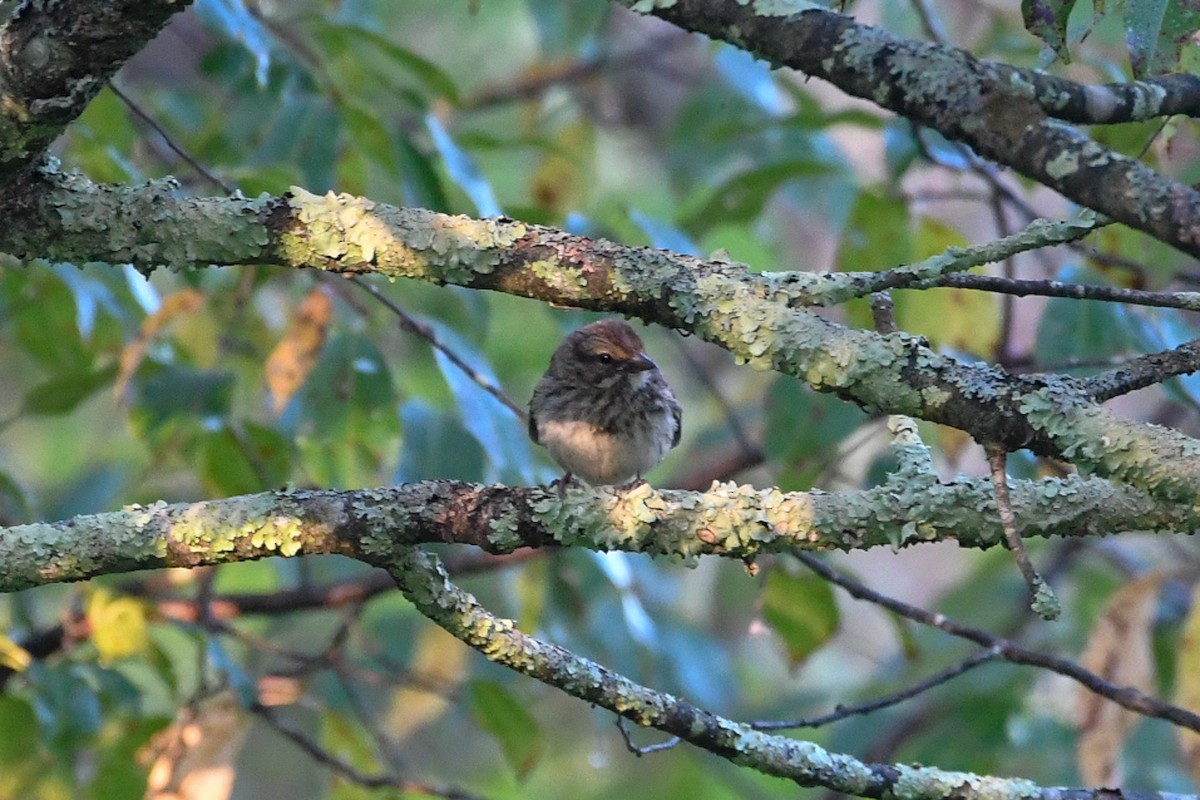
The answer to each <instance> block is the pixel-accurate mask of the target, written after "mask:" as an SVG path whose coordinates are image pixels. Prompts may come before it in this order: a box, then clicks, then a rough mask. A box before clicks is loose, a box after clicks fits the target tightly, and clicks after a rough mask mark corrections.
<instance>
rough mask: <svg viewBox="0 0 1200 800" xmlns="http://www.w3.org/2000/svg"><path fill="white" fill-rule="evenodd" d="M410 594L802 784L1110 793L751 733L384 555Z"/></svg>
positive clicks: (416, 560) (1001, 796)
mask: <svg viewBox="0 0 1200 800" xmlns="http://www.w3.org/2000/svg"><path fill="white" fill-rule="evenodd" d="M381 563H382V565H383V566H385V567H386V568H387V569H388V571H389V572H390V573H391V574H392V576H393V577H394V578H395V579H396V583H397V584H398V585H399V586H400V588H401V590H402V591H403V592H404V594H405V596H407V597H408V599H409V600H411V601H412V602H413V604H414V605H415V606H416V607H417V608H418V609H419V610H420V611H421V612H422V613H423V614H425V615H426V616H427V617H429V618H430V619H432V620H433V621H434V622H436V623H437V624H439V625H441V626H442V627H443V628H445V629H446V630H447V631H449V632H450V633H451V634H453V635H454V636H456V637H457V638H459V639H460V640H462V641H463V642H465V643H466V644H468V645H470V646H471V647H473V648H475V649H476V650H478V651H479V652H481V653H483V654H484V655H485V656H487V657H488V658H489V659H491V660H492V661H495V662H497V663H499V664H503V665H504V666H506V667H509V668H510V669H514V670H516V671H518V672H521V673H523V674H525V675H528V676H529V677H532V678H536V679H537V680H540V681H542V682H544V683H547V684H549V685H551V686H555V687H557V688H559V689H562V690H563V691H564V692H566V693H568V694H570V695H572V696H574V697H578V698H579V699H581V700H584V701H586V702H588V703H592V704H595V705H598V706H600V707H602V708H606V709H609V710H610V711H612V712H613V713H615V714H619V715H620V716H622V717H624V718H625V719H628V720H631V721H633V722H636V723H637V724H639V725H643V726H647V727H653V728H657V729H658V730H661V731H665V732H667V733H670V734H672V735H674V736H678V737H679V738H681V739H683V740H684V741H687V742H690V743H691V744H694V745H696V746H697V747H701V748H703V749H705V750H708V751H709V752H711V753H714V754H715V755H718V756H720V757H721V758H726V759H729V760H730V761H732V762H734V763H736V764H740V765H742V766H748V767H752V768H753V769H757V770H759V771H761V772H764V773H766V774H768V775H775V776H778V777H781V778H786V779H789V780H792V781H794V782H796V783H797V784H799V785H801V786H822V787H825V788H828V789H833V790H835V791H839V792H844V793H846V794H850V795H857V796H860V797H878V798H889V799H892V798H894V799H895V800H918V798H919V800H938V798H954V799H955V800H1016V799H1017V798H1028V800H1034V798H1037V799H1039V800H1085V798H1086V799H1087V800H1101V798H1104V797H1107V796H1109V794H1110V790H1106V789H1098V790H1086V789H1055V788H1045V787H1041V786H1038V785H1037V784H1035V783H1033V782H1032V781H1027V780H1023V779H1020V778H997V777H992V776H985V775H975V774H971V773H966V772H952V771H948V770H941V769H936V768H933V767H922V766H913V765H909V764H868V763H864V762H862V761H859V760H858V759H856V758H854V757H852V756H849V755H843V754H840V753H832V752H830V751H828V750H826V749H824V748H822V747H820V746H819V745H817V744H814V743H812V742H807V741H803V740H799V739H792V738H788V737H784V736H778V735H773V734H769V733H765V732H763V731H759V730H755V729H754V728H752V727H751V726H749V725H746V724H744V723H739V722H734V721H733V720H729V719H726V718H724V717H721V716H718V715H717V714H714V713H712V712H710V711H707V710H705V709H703V708H700V707H698V706H695V705H693V704H692V703H689V702H687V701H686V700H683V699H681V698H678V697H674V696H672V695H669V694H666V693H664V692H659V691H656V690H654V689H650V688H647V687H645V686H640V685H638V684H636V683H634V682H633V681H631V680H629V679H628V678H626V677H624V676H623V675H619V674H617V673H615V672H612V671H611V670H608V669H606V668H605V667H603V666H601V665H600V664H597V663H595V662H593V661H589V660H588V659H586V658H582V657H580V656H577V655H575V654H574V653H572V652H570V651H569V650H565V649H564V648H561V647H558V646H557V645H554V644H550V643H548V642H543V641H541V640H539V639H536V638H534V637H532V636H529V635H527V634H525V633H522V632H521V631H519V630H517V628H516V626H515V625H514V624H513V622H512V621H511V620H507V619H501V618H499V617H496V616H495V615H493V614H492V613H490V612H489V611H488V610H487V609H485V608H484V607H483V606H481V605H480V604H479V602H478V601H477V600H476V599H475V598H474V597H473V596H471V595H470V594H468V593H467V592H464V591H463V590H461V589H459V588H458V587H457V586H455V585H454V584H453V583H451V582H450V579H449V576H447V575H446V573H445V571H444V570H443V569H442V568H441V566H440V565H439V564H438V562H437V559H436V557H434V556H430V555H428V554H426V553H422V552H421V551H419V550H417V549H415V548H397V550H396V552H395V553H394V554H393V555H392V556H391V557H390V558H387V559H384V560H382V562H381ZM1122 796H1123V797H1125V798H1129V800H1151V799H1152V798H1153V799H1154V800H1159V799H1160V798H1164V799H1165V798H1166V797H1168V796H1167V795H1165V794H1162V793H1158V792H1149V793H1135V792H1123V793H1122Z"/></svg>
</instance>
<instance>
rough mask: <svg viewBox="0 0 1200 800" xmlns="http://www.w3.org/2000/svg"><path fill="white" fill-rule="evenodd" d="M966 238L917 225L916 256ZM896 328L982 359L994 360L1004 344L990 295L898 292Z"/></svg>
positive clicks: (933, 224)
mask: <svg viewBox="0 0 1200 800" xmlns="http://www.w3.org/2000/svg"><path fill="white" fill-rule="evenodd" d="M964 245H966V240H965V238H964V237H963V236H962V234H960V233H959V232H958V231H956V230H955V229H953V228H951V227H950V226H949V225H946V224H945V223H943V222H940V221H938V220H935V219H932V218H930V217H922V218H921V220H920V222H919V223H918V225H917V235H916V240H915V243H914V247H915V251H914V253H913V258H914V259H916V260H920V259H923V258H928V257H930V256H933V255H937V254H938V253H943V252H945V251H946V249H947V248H949V247H962V246H964ZM894 299H895V311H896V324H897V326H898V327H899V328H900V329H901V330H903V331H908V332H909V333H915V334H918V335H920V336H924V337H926V338H927V339H929V341H930V342H931V343H932V344H934V345H937V346H939V347H948V348H950V349H953V350H956V351H958V352H960V353H970V354H971V355H975V356H979V357H980V358H988V357H990V356H991V355H992V354H993V353H994V351H995V348H996V345H997V344H998V343H999V341H1000V333H1001V330H1000V325H1001V319H1000V302H999V300H998V299H997V297H996V296H995V295H992V294H989V293H988V292H975V291H970V290H967V289H936V290H932V291H930V290H925V291H914V292H897V293H896V294H895V298H894Z"/></svg>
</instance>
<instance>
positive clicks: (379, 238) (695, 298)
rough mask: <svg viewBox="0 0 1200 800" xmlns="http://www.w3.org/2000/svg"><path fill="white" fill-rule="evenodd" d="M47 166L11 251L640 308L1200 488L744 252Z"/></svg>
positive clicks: (838, 379) (1102, 430) (1135, 449)
mask: <svg viewBox="0 0 1200 800" xmlns="http://www.w3.org/2000/svg"><path fill="white" fill-rule="evenodd" d="M40 174H41V179H42V180H43V181H44V182H45V185H44V186H43V187H42V188H41V189H40V191H39V198H40V199H39V201H38V202H37V203H36V204H34V205H32V206H30V207H28V208H26V209H25V210H24V211H23V212H22V213H20V214H16V215H14V216H13V217H10V218H7V219H0V252H4V251H7V252H10V253H14V254H16V255H18V256H21V257H27V258H33V257H37V256H44V257H47V258H51V259H54V260H61V261H97V260H106V261H111V262H116V263H121V262H131V263H133V264H134V265H136V266H138V267H140V268H142V269H145V270H150V269H153V268H154V267H155V266H156V265H160V264H167V265H171V266H176V267H199V266H207V265H210V264H245V263H261V264H284V265H290V266H296V267H316V268H319V269H325V270H330V271H335V272H364V273H365V272H377V273H380V274H383V275H388V276H393V277H406V278H415V279H418V280H424V281H429V282H433V283H439V284H445V283H451V284H457V285H460V286H467V287H472V288H477V289H489V290H495V291H501V292H507V293H509V294H514V295H519V296H523V297H531V298H536V299H539V300H543V301H546V302H553V303H556V304H559V305H569V306H578V307H581V308H589V309H595V310H605V311H611V312H617V313H623V314H629V315H634V316H639V317H642V318H643V319H645V320H647V321H649V322H657V323H659V324H663V325H667V326H670V327H674V328H676V329H678V330H681V331H688V332H692V333H695V334H697V335H699V336H701V337H703V338H704V339H707V340H709V341H711V342H715V343H716V344H718V345H720V346H722V347H724V348H726V349H727V350H729V351H730V352H732V353H733V354H734V355H735V356H736V357H737V358H738V359H739V360H741V361H743V362H746V363H749V364H750V365H752V366H754V367H756V368H760V369H774V370H777V371H779V372H783V373H785V374H789V375H794V376H796V377H798V378H800V379H802V380H804V381H807V382H808V383H809V384H810V385H811V386H813V387H814V388H816V389H818V390H821V391H830V392H836V393H837V394H839V395H840V396H842V397H844V398H846V399H849V400H852V401H854V402H856V403H858V404H859V405H860V406H862V407H864V408H866V409H869V410H872V411H881V412H885V413H890V414H906V415H909V416H913V417H919V418H921V419H926V420H930V421H933V422H939V423H942V424H945V425H950V426H952V427H955V428H959V429H960V430H964V431H967V432H968V433H970V434H971V435H972V436H974V438H975V439H976V440H977V441H981V442H993V443H996V444H998V445H1002V446H1003V447H1004V448H1005V449H1007V450H1009V451H1013V450H1018V449H1021V448H1029V449H1030V450H1033V451H1034V452H1036V453H1039V454H1041V455H1047V456H1054V457H1057V458H1061V459H1064V460H1067V461H1071V462H1073V463H1075V464H1077V465H1079V466H1080V467H1082V468H1084V469H1086V470H1089V471H1091V472H1094V473H1095V474H1099V475H1103V476H1106V477H1112V478H1115V479H1117V480H1120V481H1124V482H1127V483H1130V484H1132V485H1135V486H1139V487H1142V488H1144V489H1146V490H1148V491H1150V492H1152V493H1154V494H1155V495H1156V496H1158V497H1160V498H1163V499H1167V500H1187V501H1193V500H1196V499H1200V442H1198V441H1196V440H1195V439H1192V438H1190V437H1188V436H1185V435H1183V434H1181V433H1179V432H1178V431H1174V430H1171V429H1168V428H1162V427H1157V426H1153V425H1146V424H1143V423H1136V422H1131V421H1128V420H1123V419H1120V418H1119V417H1116V416H1114V415H1113V414H1111V413H1109V412H1108V411H1106V410H1105V409H1104V408H1102V407H1101V406H1100V405H1098V404H1097V403H1096V402H1094V400H1093V398H1092V397H1091V395H1090V393H1089V391H1088V387H1087V386H1085V385H1084V384H1082V383H1081V382H1079V381H1075V380H1072V379H1070V378H1065V377H1060V376H1053V375H1026V376H1013V375H1009V374H1006V373H1004V372H1002V371H1001V370H999V369H996V368H994V367H990V366H987V365H984V364H978V363H968V362H965V361H960V360H957V359H955V358H952V357H949V356H945V355H942V354H940V353H937V352H935V351H934V350H932V349H931V348H930V347H928V346H927V345H926V344H925V343H924V342H923V341H922V340H921V339H919V338H918V337H914V336H909V335H906V334H902V333H901V334H890V335H882V334H878V333H875V332H873V331H864V330H855V329H850V328H846V327H844V326H841V325H838V324H836V323H834V322H830V321H829V320H827V319H824V318H822V317H820V316H818V315H817V314H814V313H812V312H811V311H809V310H808V309H806V308H803V307H797V303H798V302H802V301H803V298H798V297H795V296H793V295H792V294H791V293H790V292H789V289H788V286H787V282H786V281H781V280H779V279H778V278H777V277H775V276H770V275H767V276H763V275H759V274H754V273H751V272H750V271H749V270H748V269H746V268H745V267H744V266H743V265H740V264H731V263H729V262H725V261H711V260H709V261H706V260H702V259H697V258H692V257H690V256H683V255H677V254H672V253H669V252H666V251H658V250H651V249H648V248H644V247H627V246H623V245H619V244H616V243H613V242H608V241H604V240H595V239H588V238H585V237H581V236H573V235H571V234H568V233H565V232H564V231H561V230H557V229H554V228H548V227H544V226H538V225H531V224H526V223H522V222H517V221H514V220H509V219H504V218H499V219H486V220H473V219H469V218H467V217H461V216H449V215H445V214H438V213H435V212H431V211H425V210H422V209H414V208H397V207H394V206H388V205H385V204H382V203H374V202H372V201H370V200H365V199H361V198H355V197H350V196H346V195H339V196H334V195H326V196H323V197H319V196H316V195H311V194H308V193H307V192H303V191H302V190H298V189H297V190H295V191H294V192H293V193H292V194H289V195H285V196H283V197H277V198H271V197H266V196H263V197H259V198H256V199H253V200H247V199H245V198H202V199H195V198H178V197H175V196H173V195H172V193H171V191H170V186H169V185H164V184H163V183H153V184H149V185H148V186H144V187H127V186H98V185H95V184H92V183H90V182H88V181H87V180H85V179H83V178H80V177H78V176H71V175H64V174H61V173H58V172H54V171H51V170H45V171H43V172H42V173H40ZM147 220H150V221H151V222H153V223H154V224H152V225H148V224H146V221H147ZM5 223H7V224H5ZM806 286H808V287H809V288H808V289H806V291H811V290H812V289H811V281H809V282H806Z"/></svg>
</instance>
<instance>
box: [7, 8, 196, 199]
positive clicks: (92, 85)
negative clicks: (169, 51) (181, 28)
mask: <svg viewBox="0 0 1200 800" xmlns="http://www.w3.org/2000/svg"><path fill="white" fill-rule="evenodd" d="M190 3H191V0H116V1H115V2H105V3H95V2H88V1H87V0H58V2H36V3H35V2H18V3H15V4H14V3H7V4H5V6H7V8H5V7H0V202H6V201H7V202H11V198H6V197H5V190H6V188H7V187H8V186H9V185H10V184H12V183H13V182H14V181H16V180H17V179H18V178H20V177H21V176H22V175H23V174H25V173H26V172H27V171H28V170H29V168H30V167H32V166H33V165H35V164H37V163H38V162H39V161H40V160H41V157H42V153H43V152H44V151H45V149H46V148H47V147H48V146H49V145H50V143H51V142H52V141H54V139H55V138H57V137H58V135H59V134H60V133H62V131H63V129H64V128H65V127H66V125H67V123H69V122H71V121H72V120H73V119H75V118H76V117H78V116H79V115H80V114H81V113H83V109H84V108H86V107H87V104H88V103H90V102H91V101H92V98H94V97H95V96H96V95H97V94H98V93H99V91H100V89H102V88H103V87H104V84H105V83H106V82H107V81H108V79H109V78H110V77H112V75H113V74H114V73H116V71H117V70H118V69H119V68H120V67H121V65H122V64H124V63H125V61H126V60H127V59H128V58H129V57H130V56H132V55H133V54H134V53H136V52H137V51H138V50H141V49H142V47H143V46H144V45H145V44H146V42H148V41H150V40H151V39H152V38H154V36H155V35H156V34H157V33H158V32H159V30H161V29H162V27H163V26H164V25H165V24H166V22H167V20H168V19H169V18H170V17H171V16H172V15H173V14H176V13H178V12H180V11H182V10H183V9H185V8H186V7H187V6H188V5H190ZM3 216H4V211H3V210H0V217H3Z"/></svg>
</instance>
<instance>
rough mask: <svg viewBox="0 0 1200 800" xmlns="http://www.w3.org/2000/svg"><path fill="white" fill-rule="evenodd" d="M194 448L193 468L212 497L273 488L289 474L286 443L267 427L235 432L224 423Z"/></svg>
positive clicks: (246, 428)
mask: <svg viewBox="0 0 1200 800" xmlns="http://www.w3.org/2000/svg"><path fill="white" fill-rule="evenodd" d="M198 445H199V450H198V452H197V460H196V469H197V472H198V473H199V476H200V481H201V483H202V484H203V485H204V488H205V491H207V492H209V493H210V494H211V495H213V496H215V497H231V496H234V495H239V494H250V493H252V492H261V491H264V490H266V489H273V488H277V487H279V486H281V485H283V484H284V483H286V482H287V480H288V477H289V475H290V473H291V448H290V446H289V444H288V441H287V440H286V439H285V438H284V437H282V436H280V435H279V434H278V433H276V432H275V431H273V430H271V429H270V428H264V427H262V426H260V425H254V424H252V423H246V424H243V425H242V426H240V429H238V430H235V429H234V428H232V427H231V426H229V425H228V424H226V425H222V426H221V427H220V428H218V429H217V430H214V431H206V432H205V433H204V434H203V435H202V436H201V437H200V440H199V442H198Z"/></svg>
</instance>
